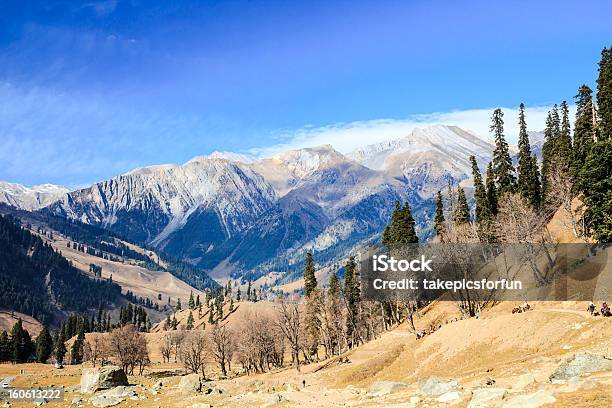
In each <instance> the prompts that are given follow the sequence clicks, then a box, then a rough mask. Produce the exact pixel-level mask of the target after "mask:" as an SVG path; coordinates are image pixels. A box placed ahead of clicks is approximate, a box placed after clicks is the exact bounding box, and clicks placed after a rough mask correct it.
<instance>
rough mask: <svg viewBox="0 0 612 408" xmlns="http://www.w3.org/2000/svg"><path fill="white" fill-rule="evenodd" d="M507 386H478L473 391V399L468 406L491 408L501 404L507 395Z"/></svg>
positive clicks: (470, 407) (472, 407) (469, 407)
mask: <svg viewBox="0 0 612 408" xmlns="http://www.w3.org/2000/svg"><path fill="white" fill-rule="evenodd" d="M506 394H507V391H506V389H505V388H478V389H475V390H474V391H472V399H471V400H470V402H469V403H468V408H490V407H498V406H500V405H501V403H502V400H503V399H504V397H505V396H506Z"/></svg>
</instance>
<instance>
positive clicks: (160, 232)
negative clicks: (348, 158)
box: [51, 157, 276, 259]
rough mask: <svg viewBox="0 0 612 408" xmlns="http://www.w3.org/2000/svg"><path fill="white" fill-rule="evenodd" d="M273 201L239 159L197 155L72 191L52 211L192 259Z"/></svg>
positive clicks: (268, 190)
mask: <svg viewBox="0 0 612 408" xmlns="http://www.w3.org/2000/svg"><path fill="white" fill-rule="evenodd" d="M275 201H276V195H275V193H274V190H273V189H272V187H271V186H270V185H269V184H268V183H267V182H265V181H264V179H263V178H262V177H261V176H260V175H259V174H257V173H255V172H254V171H253V170H251V169H250V168H249V167H248V166H246V165H245V164H243V163H238V162H230V161H228V160H225V159H215V158H205V157H197V158H195V159H193V160H190V161H189V162H187V163H185V164H184V165H181V166H179V165H163V166H154V167H145V168H141V169H137V170H134V171H131V172H129V173H126V174H124V175H121V176H117V177H114V178H112V179H110V180H106V181H102V182H99V183H96V184H94V185H93V186H91V187H89V188H86V189H82V190H77V191H74V192H71V193H70V194H68V195H67V196H66V197H65V199H64V200H62V201H61V202H59V203H56V204H54V205H53V206H52V207H51V210H52V211H53V212H55V213H57V214H64V215H66V216H68V217H70V218H76V219H79V220H81V221H83V222H87V223H92V224H98V225H102V226H104V227H107V228H110V229H112V230H114V231H116V232H119V233H121V234H123V235H125V236H126V237H128V238H130V239H133V240H135V241H137V242H144V243H148V244H151V245H156V246H159V247H161V248H164V249H166V250H167V251H168V252H171V253H174V254H176V255H180V256H184V257H188V258H195V259H197V258H198V257H199V256H202V255H203V254H205V253H206V252H207V251H209V250H210V249H212V248H214V247H215V246H216V245H218V244H219V243H221V242H223V241H225V240H227V239H229V238H231V237H232V236H234V235H235V234H238V233H239V232H240V231H242V230H244V229H245V228H247V227H248V226H249V225H251V224H252V223H253V221H254V220H255V219H256V218H257V217H258V216H259V215H261V214H262V213H263V212H265V211H266V210H267V209H268V208H269V207H271V206H272V204H273V203H274V202H275Z"/></svg>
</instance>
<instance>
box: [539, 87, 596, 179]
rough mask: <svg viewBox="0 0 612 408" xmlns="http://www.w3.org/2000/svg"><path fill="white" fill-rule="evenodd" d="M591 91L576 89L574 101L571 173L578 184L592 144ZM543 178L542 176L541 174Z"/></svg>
mask: <svg viewBox="0 0 612 408" xmlns="http://www.w3.org/2000/svg"><path fill="white" fill-rule="evenodd" d="M592 94H593V91H591V88H589V87H588V86H586V85H582V86H581V87H580V89H578V94H577V95H576V96H575V97H574V98H575V99H576V121H575V124H574V143H573V145H572V163H571V173H572V176H573V177H574V180H575V181H576V182H578V183H579V184H583V185H584V183H580V181H579V180H578V177H579V174H580V171H581V170H582V168H583V167H584V163H585V161H586V157H587V154H588V153H589V150H591V146H592V145H593V143H594V137H595V132H596V127H595V126H596V124H595V123H594V122H593V112H594V110H595V106H594V104H593V97H592ZM542 177H544V174H542Z"/></svg>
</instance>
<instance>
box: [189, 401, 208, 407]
mask: <svg viewBox="0 0 612 408" xmlns="http://www.w3.org/2000/svg"><path fill="white" fill-rule="evenodd" d="M189 408H211V405H210V404H206V403H204V402H198V403H197V404H193V405H192V406H190V407H189Z"/></svg>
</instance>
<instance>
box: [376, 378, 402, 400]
mask: <svg viewBox="0 0 612 408" xmlns="http://www.w3.org/2000/svg"><path fill="white" fill-rule="evenodd" d="M406 387H408V384H404V383H401V382H395V381H376V382H375V383H374V384H372V386H371V387H370V389H369V390H368V395H371V396H373V397H381V396H383V395H387V394H392V393H394V392H397V391H399V390H401V389H403V388H406Z"/></svg>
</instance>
